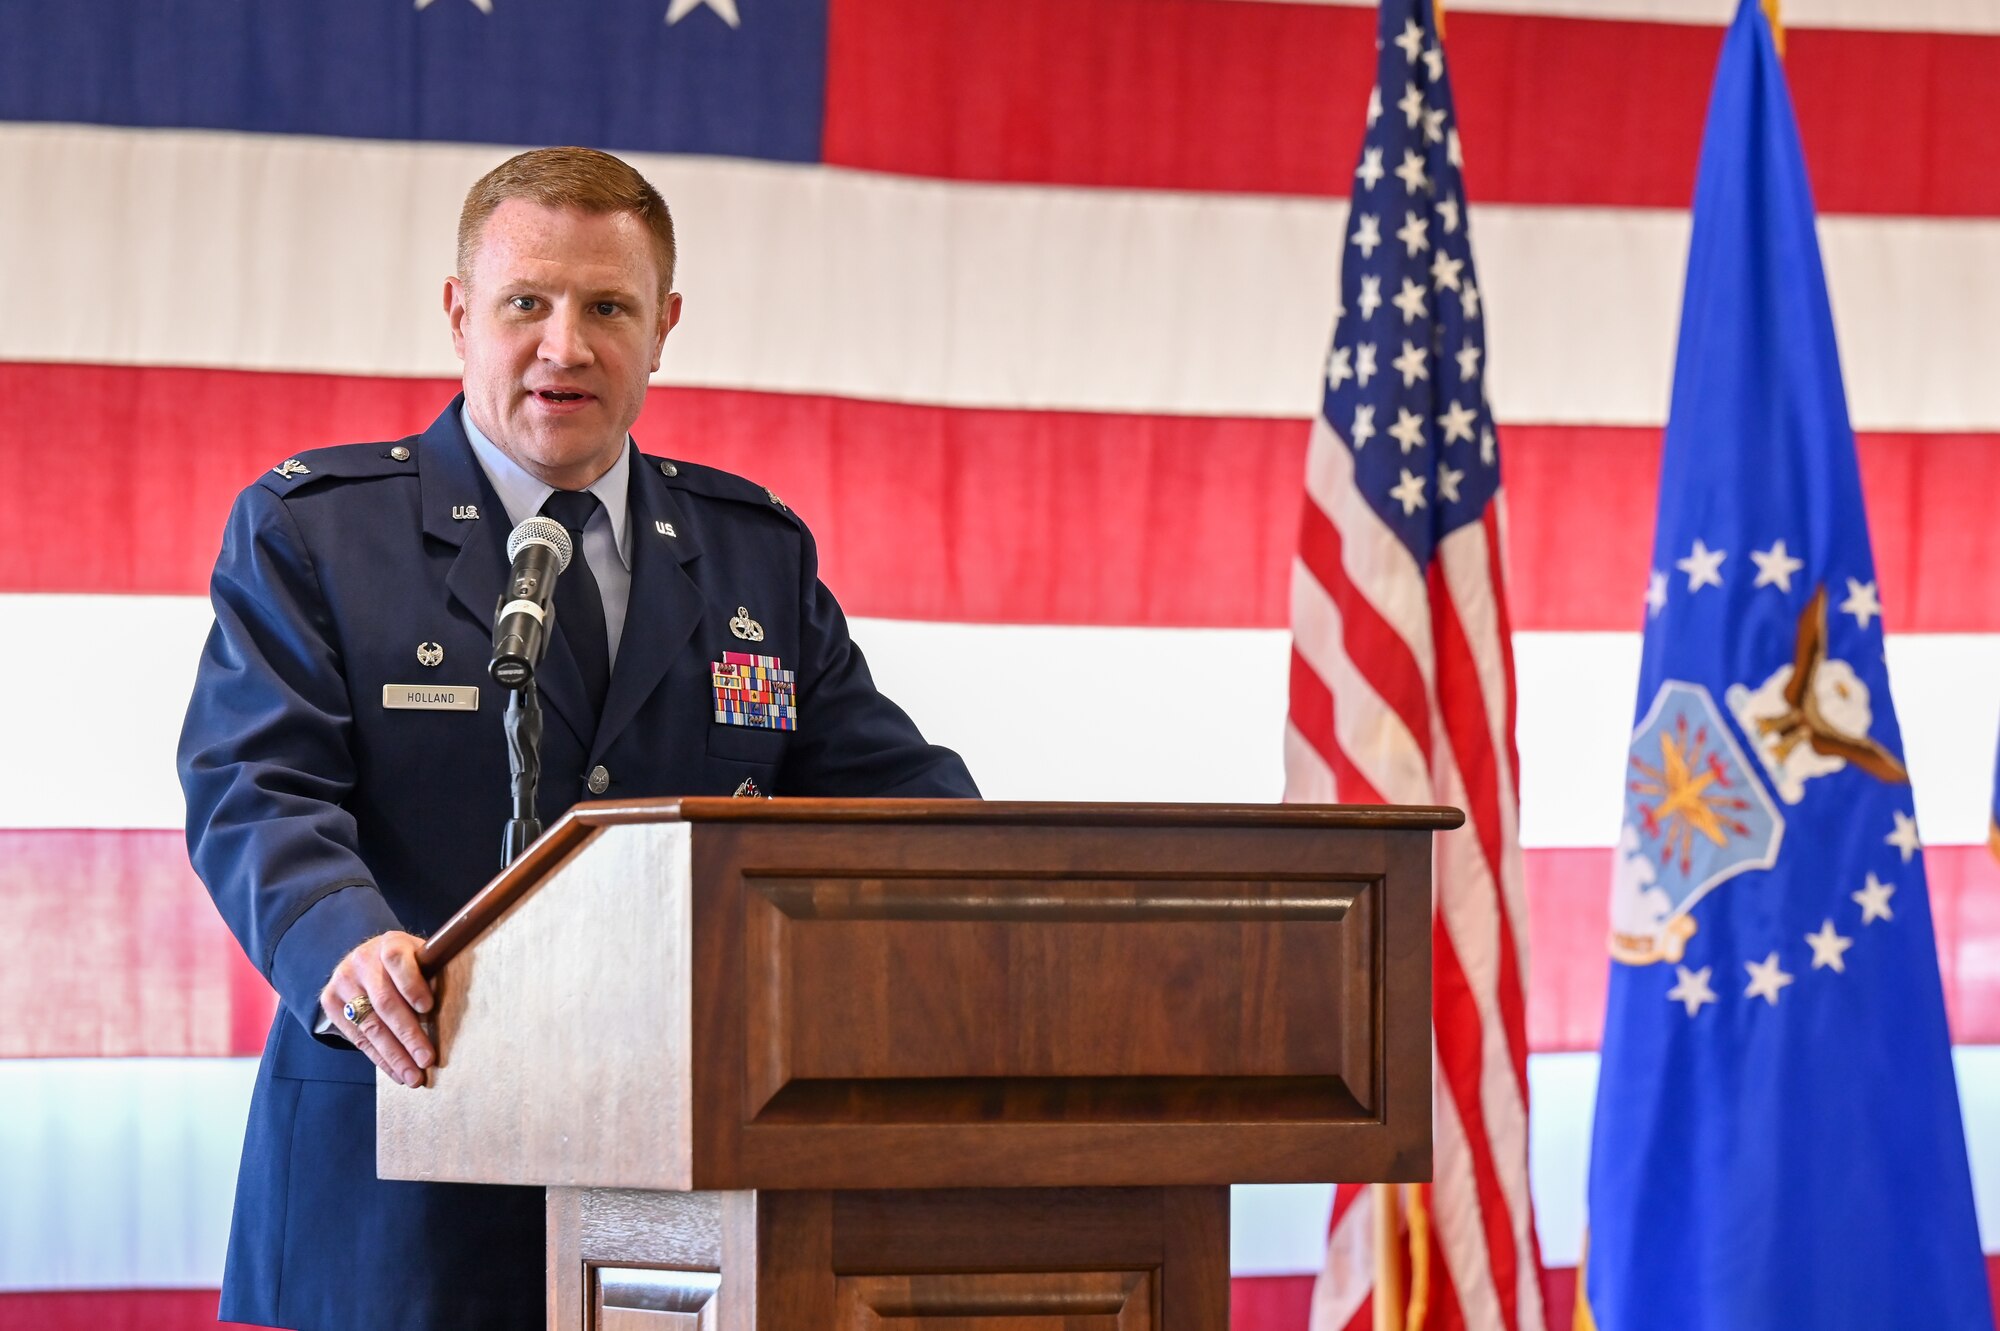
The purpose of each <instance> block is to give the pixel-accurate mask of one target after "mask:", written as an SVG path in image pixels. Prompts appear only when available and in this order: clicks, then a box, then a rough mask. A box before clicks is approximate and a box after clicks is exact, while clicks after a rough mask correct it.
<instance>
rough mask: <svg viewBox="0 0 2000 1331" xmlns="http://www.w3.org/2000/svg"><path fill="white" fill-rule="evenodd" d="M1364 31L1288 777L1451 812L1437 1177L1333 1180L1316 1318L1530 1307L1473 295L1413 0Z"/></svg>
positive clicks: (1440, 975) (1507, 704)
mask: <svg viewBox="0 0 2000 1331" xmlns="http://www.w3.org/2000/svg"><path fill="white" fill-rule="evenodd" d="M1376 46H1377V53H1376V82H1375V87H1374V89H1373V90H1372V91H1371V93H1370V94H1369V100H1368V128H1367V132H1366V135H1365V136H1364V138H1363V142H1362V149H1361V161H1360V164H1359V166H1358V167H1357V169H1356V170H1355V173H1354V189H1353V203H1352V206H1351V208H1350V211H1349V214H1348V219H1347V227H1346V240H1345V245H1344V249H1343V257H1342V263H1341V274H1340V307H1339V313H1338V316H1337V319H1336V322H1335V326H1334V334H1333V348H1332V351H1331V352H1330V354H1329V355H1328V358H1327V363H1326V382H1325V391H1324V393H1323V394H1322V395H1321V399H1320V411H1319V416H1318V418H1317V419H1316V420H1315V421H1314V422H1313V427H1312V437H1311V444H1310V448H1309V451H1308V454H1307V461H1306V503H1305V512H1304V517H1303V520H1302V522H1301V524H1300V534H1299V551H1298V559H1297V562H1296V563H1295V565H1294V566H1293V572H1292V634H1293V651H1292V662H1291V711H1290V723H1289V725H1288V727H1287V732H1286V747H1285V768H1286V772H1285V776H1286V780H1285V793H1286V798H1288V799H1292V800H1304V801H1314V802H1322V801H1335V800H1340V801H1347V802H1365V803H1381V802H1388V803H1402V804H1426V803H1443V804H1454V805H1458V806H1460V807H1462V808H1464V809H1465V811H1466V813H1467V823H1466V826H1465V827H1464V828H1463V829H1462V830H1460V831H1458V832H1453V833H1447V834H1445V835H1444V836H1442V837H1440V839H1439V842H1438V847H1437V858H1436V871H1435V880H1434V888H1433V898H1432V899H1433V918H1432V945H1433V950H1434V967H1435V970H1434V981H1433V982H1434V989H1435V992H1434V1022H1435V1028H1434V1032H1433V1045H1432V1049H1433V1058H1434V1061H1435V1078H1436V1081H1435V1092H1434V1094H1435V1106H1434V1111H1433V1112H1434V1120H1435V1128H1434V1132H1435V1143H1434V1161H1435V1177H1434V1181H1433V1182H1432V1183H1430V1184H1428V1185H1423V1186H1416V1187H1400V1188H1393V1187H1386V1186H1385V1187H1376V1188H1373V1189H1368V1190H1364V1189H1361V1188H1357V1187H1343V1188H1342V1189H1341V1190H1340V1192H1339V1195H1338V1197H1337V1199H1336V1201H1335V1205H1334V1213H1333V1224H1332V1233H1331V1235H1330V1241H1329V1243H1328V1248H1327V1263H1326V1268H1325V1270H1324V1271H1323V1272H1322V1274H1321V1276H1320V1278H1319V1282H1318V1284H1317V1286H1316V1288H1315V1291H1314V1297H1313V1311H1312V1331H1348V1328H1366V1327H1368V1326H1370V1325H1375V1326H1384V1325H1386V1326H1392V1327H1397V1328H1402V1327H1405V1326H1416V1325H1422V1326H1424V1327H1427V1328H1432V1329H1433V1331H1449V1329H1450V1328H1455V1327H1478V1328H1495V1329H1498V1328H1505V1331H1542V1329H1543V1327H1544V1325H1545V1320H1546V1319H1545V1318H1544V1316H1543V1309H1542V1290H1541V1259H1540V1251H1539V1247H1538V1244H1537V1240H1536V1236H1535V1225H1534V1215H1533V1208H1532V1206H1531V1205H1530V1202H1529V1196H1528V1087H1527V1038H1526V1020H1525V1011H1524V1010H1525V1006H1526V1001H1525V996H1524V980H1523V973H1524V971H1525V969H1526V961H1525V956H1524V943H1525V941H1526V923H1527V911H1526V903H1525V899H1524V896H1523V891H1522V868H1521V848H1520V837H1519V828H1518V821H1519V807H1520V806H1519V794H1518V791H1517V789H1516V773H1517V771H1518V766H1519V765H1518V760H1517V757H1516V754H1515V749H1514V664H1513V653H1512V649H1511V647H1510V644H1509V638H1508V621H1507V596H1506V581H1505V576H1504V569H1503V559H1502V551H1503V547H1504V531H1505V526H1506V516H1505V508H1504V505H1503V501H1502V496H1501V489H1500V453H1499V443H1498V438H1497V434H1496V432H1495V429H1494V425H1493V418H1492V413H1491V411H1490V410H1489V408H1488V406H1487V398H1486V364H1485V352H1486V348H1485V319H1484V312H1483V310H1482V307H1481V297H1480V291H1479V285H1478V281H1477V279H1476V277H1475V274H1474V271H1473V262H1472V249H1471V245H1470V242H1469V237H1468V227H1467V218H1466V208H1465V191H1464V187H1463V183H1462V180H1461V175H1460V167H1461V165H1462V161H1461V158H1460V154H1459V139H1458V131H1457V128H1456V124H1455V117H1454V115H1453V107H1452V97H1451V84H1450V82H1449V80H1448V79H1447V78H1446V76H1445V64H1444V49H1443V46H1442V44H1441V42H1440V34H1439V31H1438V26H1437V18H1436V15H1435V13H1434V12H1433V11H1432V8H1431V5H1430V3H1429V0H1383V3H1382V5H1381V10H1380V16H1379V23H1378V30H1377V37H1376ZM1377 1305H1382V1306H1381V1307H1378V1306H1377Z"/></svg>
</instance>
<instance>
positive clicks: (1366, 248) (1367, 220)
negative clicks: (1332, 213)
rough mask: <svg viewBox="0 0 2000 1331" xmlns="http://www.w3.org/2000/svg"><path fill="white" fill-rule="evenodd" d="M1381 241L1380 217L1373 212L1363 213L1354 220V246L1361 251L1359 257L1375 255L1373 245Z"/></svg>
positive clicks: (1370, 257) (1372, 256)
mask: <svg viewBox="0 0 2000 1331" xmlns="http://www.w3.org/2000/svg"><path fill="white" fill-rule="evenodd" d="M1381 243H1382V219H1381V218H1379V217H1377V216H1375V215H1374V214H1373V213H1363V214H1361V216H1359V217H1357V218H1356V219H1355V220H1354V248H1355V249H1357V250H1360V251H1361V257H1362V258H1364V259H1372V258H1374V257H1375V247H1376V246H1377V245H1380V244H1381Z"/></svg>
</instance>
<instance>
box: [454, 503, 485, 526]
mask: <svg viewBox="0 0 2000 1331" xmlns="http://www.w3.org/2000/svg"><path fill="white" fill-rule="evenodd" d="M451 515H452V516H453V517H454V518H457V519H458V520H459V521H460V522H471V521H472V520H473V519H474V518H476V517H478V516H479V505H477V504H453V505H452V506H451Z"/></svg>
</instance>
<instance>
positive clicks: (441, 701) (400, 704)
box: [382, 684, 479, 712]
mask: <svg viewBox="0 0 2000 1331" xmlns="http://www.w3.org/2000/svg"><path fill="white" fill-rule="evenodd" d="M382 705H383V706H384V707H388V708H400V709H404V710H410V711H418V712H476V711H478V710H479V686H478V685H477V684H384V685H383V686H382Z"/></svg>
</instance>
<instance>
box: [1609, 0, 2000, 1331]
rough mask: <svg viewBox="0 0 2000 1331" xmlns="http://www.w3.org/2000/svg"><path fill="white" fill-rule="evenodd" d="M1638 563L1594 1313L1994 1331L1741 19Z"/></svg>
mask: <svg viewBox="0 0 2000 1331" xmlns="http://www.w3.org/2000/svg"><path fill="white" fill-rule="evenodd" d="M1654 541H1655V543H1654V557H1653V570H1652V573H1651V577H1650V579H1649V582H1648V585H1647V587H1646V589H1645V605H1644V609H1643V611H1642V613H1643V615H1644V617H1645V647H1644V650H1643V654H1642V659H1641V663H1640V671H1639V693H1638V700H1637V710H1636V718H1637V719H1636V721H1635V724H1634V729H1633V733H1632V736H1631V741H1630V748H1629V751H1628V755H1627V765H1626V769H1625V773H1624V791H1623V796H1624V817H1623V819H1622V821H1621V824H1620V828H1619V832H1620V842H1619V846H1618V849H1617V851H1616V852H1615V854H1614V857H1613V859H1614V865H1615V868H1614V872H1613V884H1612V893H1611V896H1612V904H1611V921H1610V924H1611V927H1610V939H1609V942H1610V950H1611V954H1612V956H1613V958H1614V959H1615V960H1614V962H1613V964H1612V965H1611V980H1610V986H1609V991H1608V994H1607V1000H1606V1011H1605V1023H1604V1040H1603V1045H1602V1053H1601V1059H1600V1064H1599V1077H1598V1098H1597V1109H1596V1115H1595V1119H1594V1123H1593V1129H1592V1132H1593V1135H1592V1142H1591V1151H1590V1189H1589V1206H1588V1213H1589V1217H1590V1236H1589V1258H1588V1261H1587V1263H1586V1267H1585V1272H1584V1277H1583V1296H1584V1297H1585V1298H1586V1299H1587V1300H1588V1302H1589V1306H1590V1311H1591V1313H1592V1315H1593V1318H1594V1320H1595V1323H1596V1325H1598V1326H1601V1327H1606V1328H1611V1327H1616V1328H1618V1331H1687V1328H1708V1329H1710V1331H1735V1329H1737V1328H1742V1329H1744V1331H1749V1328H1763V1327H1927V1328H1928V1327H1954V1328H1958V1327H1963V1328H1973V1327H1981V1328H1984V1327H1990V1326H1992V1324H1993V1323H1992V1312H1991V1310H1990V1308H1989V1306H1988V1299H1987V1292H1986V1278H1985V1271H1984V1266H1983V1263H1982V1260H1981V1257H1980V1245H1979V1234H1978V1228H1977V1222H1976V1219H1975V1215H1974V1211H1973V1200H1972V1187H1971V1180H1970V1175H1969V1172H1968V1170H1967V1165H1966V1153H1965V1139H1964V1135H1963V1132H1962V1126H1961V1123H1960V1119H1959V1103H1958V1097H1957V1093H1956V1087H1955V1084H1954V1078H1953V1069H1952V1051H1951V1039H1950V1034H1949V1031H1948V1030H1947V1028H1946V1024H1945V1012H1944V1001H1943V994H1942V991H1941V986H1940V984H1939V979H1938V964H1937V945H1936V942H1935V939H1934V937H1933V934H1932V930H1931V919H1930V904H1929V899H1928V892H1927V888H1926V883H1925V878H1924V861H1923V855H1922V853H1921V847H1920V844H1919V842H1918V839H1917V824H1916V817H1915V804H1914V801H1913V799H1912V790H1911V785H1910V774H1909V772H1908V770H1907V769H1906V768H1905V767H1904V764H1903V760H1902V738H1901V734H1900V732H1899V731H1898V729H1897V725H1896V714H1895V708H1894V705H1893V703H1892V700H1891V697H1890V691H1889V674H1888V665H1887V662H1886V660H1885V657H1884V650H1883V648H1884V644H1883V636H1882V618H1881V616H1882V606H1881V601H1880V599H1879V597H1878V594H1877V585H1876V575H1875V565H1874V558H1873V555H1872V553H1871V551H1870V548H1869V541H1868V525H1867V518H1866V515H1865V513H1864V511H1863V505H1862V491H1861V476H1860V468H1859V465H1858V463H1857V460H1856V457H1855V448H1854V433H1853V429H1852V427H1851V426H1850V424H1849V421H1848V416H1847V406H1846V398H1845V394H1844V391H1843V389H1842V386H1841V374H1840V360H1839V353H1838V351H1837V348H1836V346H1835V341H1834V327H1833V318H1832V313H1831V310H1830V308H1829V306H1828V302H1827V294H1826V279H1825V275H1824V273H1823V272H1822V270H1821V265H1820V257H1819V242H1818V237H1817V235H1816V233H1815V231H1814V224H1813V210H1812V197H1811V191H1810V188H1809V186H1808V184H1807V179H1806V172H1805V163H1804V159H1803V156H1802V154H1801V152H1800V148H1799V141H1798V131H1797V126H1796V124H1795V122H1794V120H1793V117H1792V109H1791V102H1790V98H1789V96H1788V95H1787V93H1786V90H1785V79H1784V72H1783V67H1782V66H1781V65H1780V64H1779V62H1778V57H1777V52H1776V49H1775V47H1774V45H1773V42H1772V38H1771V32H1770V28H1769V25H1768V23H1767V22H1766V21H1765V19H1764V16H1763V14H1762V12H1761V10H1760V9H1759V7H1758V4H1757V0H1742V8H1741V10H1740V12H1739V13H1738V15H1737V18H1736V21H1735V23H1734V24H1732V25H1731V27H1730V29H1729V32H1728V35H1727V36H1726V37H1725V39H1724V42H1723V48H1722V57H1721V63H1720V64H1719V66H1718V68H1717V71H1716V81H1715V92H1714V96H1713V100H1712V101H1711V103H1710V106H1709V116H1708V128H1707V132H1706V134H1705V136H1704V141H1703V146H1702V156H1701V168H1700V173H1699V177H1698V179H1697V182H1696V185H1695V197H1694V224H1693V236H1692V240H1691V243H1690V248H1689V256H1688V271H1687V288H1686V296H1685V299H1684V300H1683V302H1682V313H1681V331H1680V342H1679V348H1678V351H1677V353H1676V360H1675V366H1674V390H1673V402H1672V406H1671V409H1670V411H1669V415H1668V424H1667V430H1666V440H1665V445H1664V449H1663V456H1662V463H1661V476H1660V513H1659V523H1658V526H1657V528H1656V530H1655V537H1654ZM1583 557H1588V554H1587V552H1586V553H1585V555H1584V556H1583ZM1635 590H1637V589H1635Z"/></svg>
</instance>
